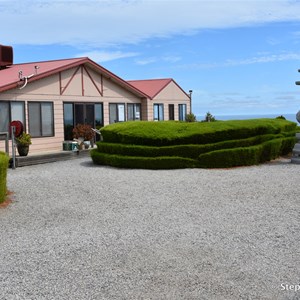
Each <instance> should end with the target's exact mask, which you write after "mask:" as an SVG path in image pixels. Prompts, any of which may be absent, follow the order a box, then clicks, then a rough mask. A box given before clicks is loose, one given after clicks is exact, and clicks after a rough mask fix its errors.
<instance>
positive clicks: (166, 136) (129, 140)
mask: <svg viewBox="0 0 300 300" xmlns="http://www.w3.org/2000/svg"><path fill="white" fill-rule="evenodd" d="M295 129H296V123H293V122H290V121H286V120H278V119H253V120H235V121H224V122H192V123H187V122H177V121H170V122H149V121H141V122H125V123H115V124H111V125H109V126H105V127H104V128H102V129H101V133H102V136H103V140H104V141H105V142H109V143H121V144H134V145H148V146H170V145H183V144H211V143H217V142H221V141H224V140H227V141H228V140H238V139H245V138H249V137H254V136H257V135H264V134H278V133H282V132H287V131H293V132H294V131H295Z"/></svg>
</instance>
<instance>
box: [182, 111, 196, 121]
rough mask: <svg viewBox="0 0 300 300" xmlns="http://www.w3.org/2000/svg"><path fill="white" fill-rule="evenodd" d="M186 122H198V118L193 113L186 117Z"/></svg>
mask: <svg viewBox="0 0 300 300" xmlns="http://www.w3.org/2000/svg"><path fill="white" fill-rule="evenodd" d="M185 121H186V122H197V118H196V116H195V115H194V114H193V113H189V114H187V115H186V116H185Z"/></svg>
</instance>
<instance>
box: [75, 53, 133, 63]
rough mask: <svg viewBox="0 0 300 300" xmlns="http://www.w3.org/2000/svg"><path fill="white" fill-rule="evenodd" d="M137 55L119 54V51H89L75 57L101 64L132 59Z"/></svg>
mask: <svg viewBox="0 0 300 300" xmlns="http://www.w3.org/2000/svg"><path fill="white" fill-rule="evenodd" d="M137 55H138V53H135V52H121V51H115V52H111V51H109V52H108V51H107V52H106V51H89V52H84V53H80V54H78V55H77V57H89V58H90V59H92V60H94V61H96V62H98V63H102V62H105V61H110V60H115V59H120V58H126V57H134V56H137Z"/></svg>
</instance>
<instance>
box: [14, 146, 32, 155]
mask: <svg viewBox="0 0 300 300" xmlns="http://www.w3.org/2000/svg"><path fill="white" fill-rule="evenodd" d="M17 149H18V153H19V155H20V156H27V155H28V152H29V145H21V144H19V145H17Z"/></svg>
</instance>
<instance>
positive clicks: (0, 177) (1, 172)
mask: <svg viewBox="0 0 300 300" xmlns="http://www.w3.org/2000/svg"><path fill="white" fill-rule="evenodd" d="M8 161H9V158H8V155H6V154H5V153H4V152H1V151H0V203H2V202H3V201H4V200H5V197H6V192H7V187H6V177H7V168H8Z"/></svg>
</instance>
